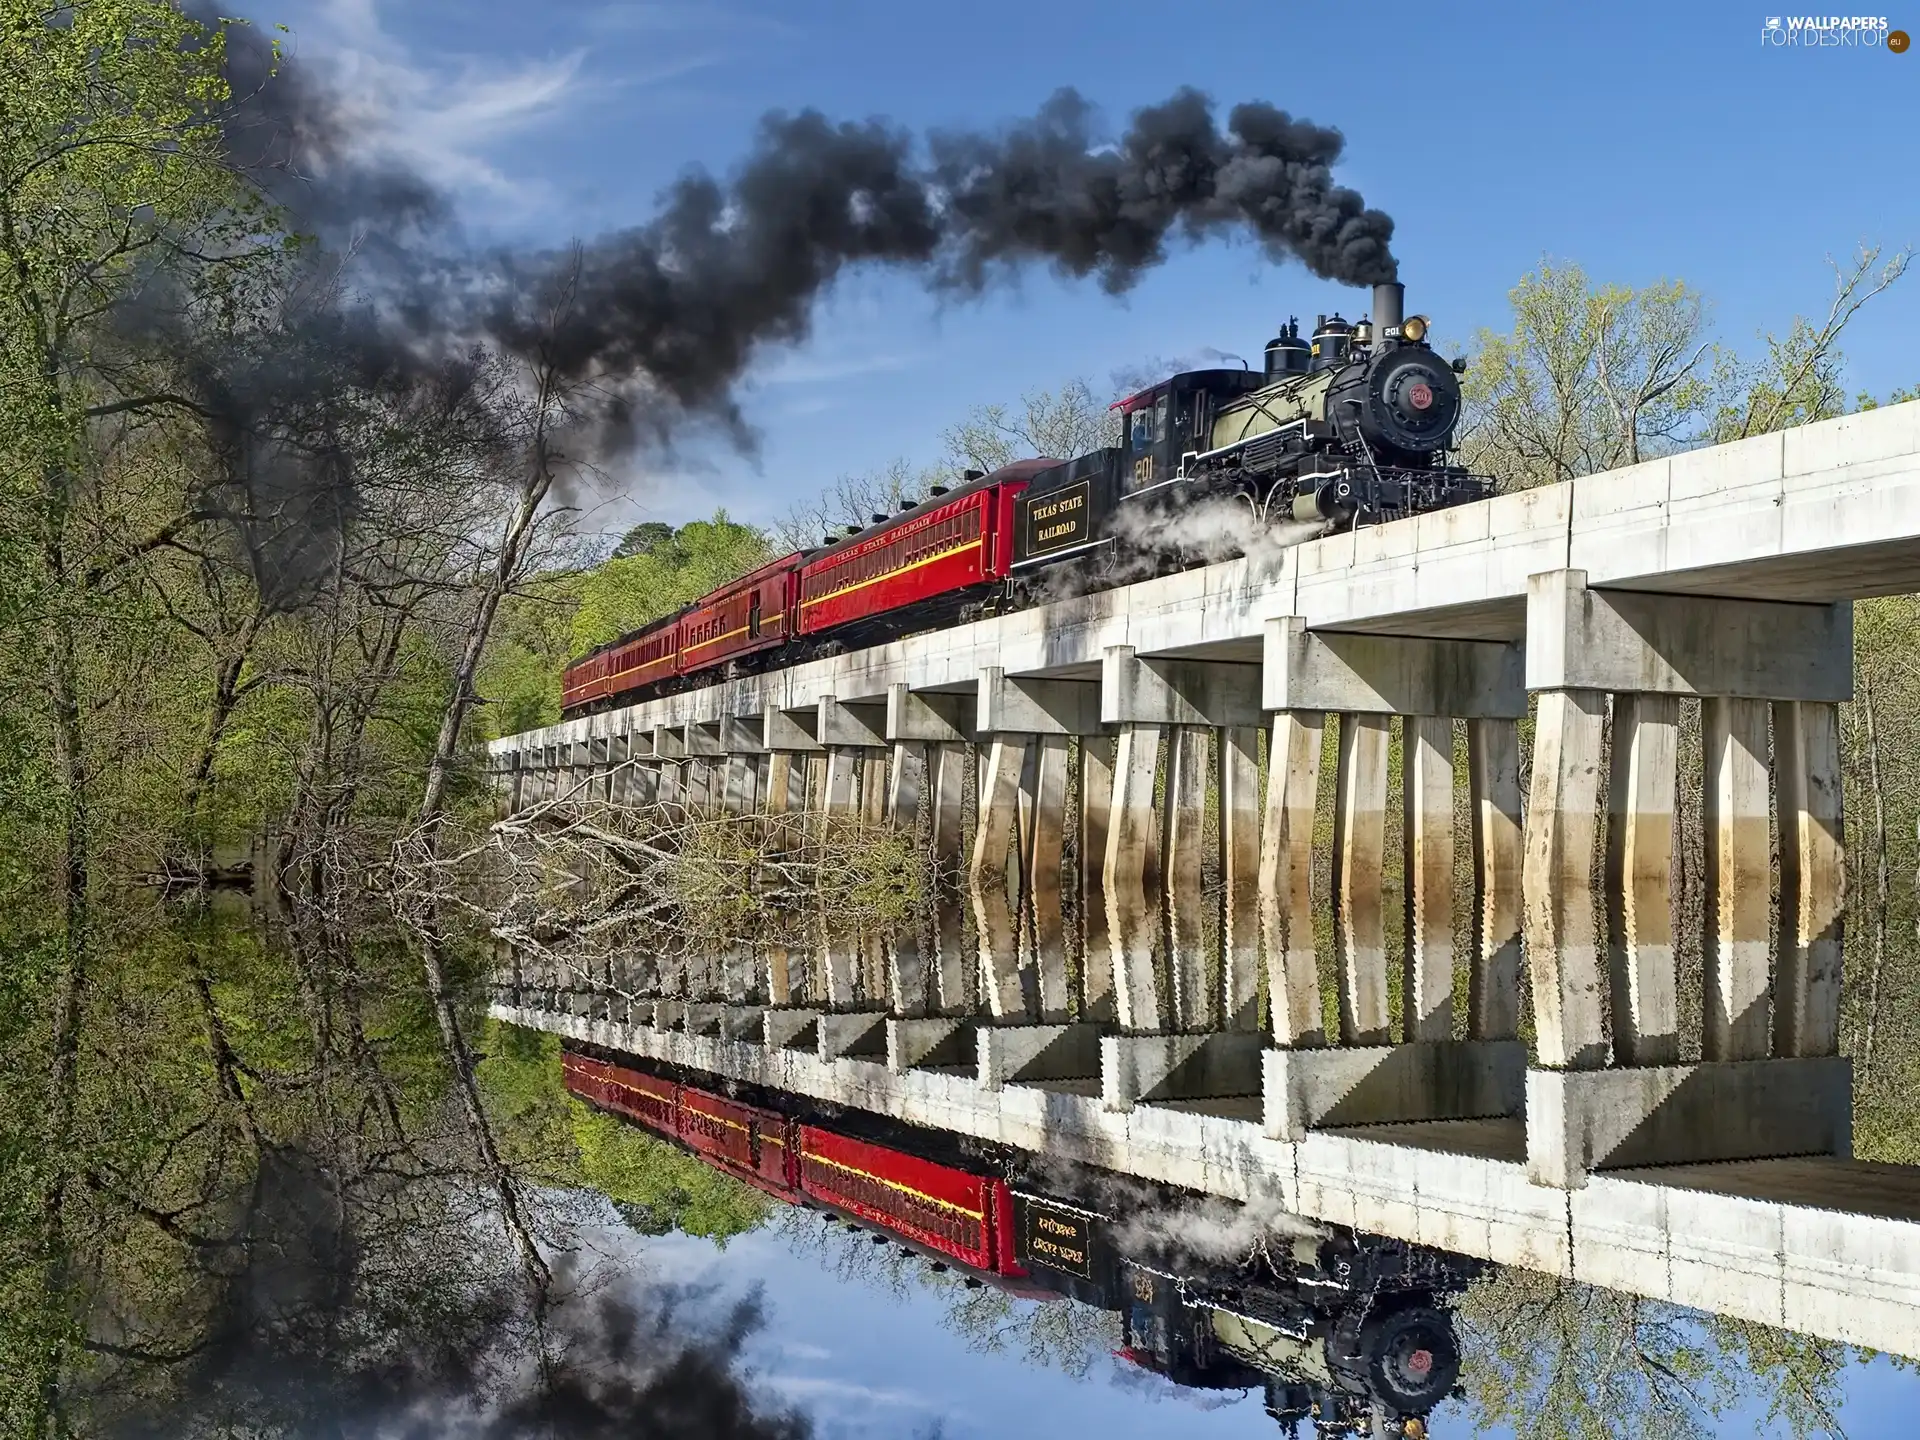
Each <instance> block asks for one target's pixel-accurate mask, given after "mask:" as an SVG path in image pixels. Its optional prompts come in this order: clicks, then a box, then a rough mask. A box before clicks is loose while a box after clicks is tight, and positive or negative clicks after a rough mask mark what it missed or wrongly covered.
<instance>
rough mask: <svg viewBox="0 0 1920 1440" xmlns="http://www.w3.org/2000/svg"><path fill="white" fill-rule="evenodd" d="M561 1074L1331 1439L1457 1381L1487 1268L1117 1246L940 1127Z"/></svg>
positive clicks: (1413, 1414) (752, 1171) (1371, 1257)
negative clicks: (1454, 1308)
mask: <svg viewBox="0 0 1920 1440" xmlns="http://www.w3.org/2000/svg"><path fill="white" fill-rule="evenodd" d="M564 1066H565V1076H566V1085H567V1088H568V1089H569V1090H571V1091H573V1092H574V1093H575V1094H577V1095H579V1096H581V1097H582V1098H583V1099H586V1100H588V1101H590V1102H591V1103H593V1104H594V1105H597V1106H599V1107H600V1108H602V1109H604V1110H608V1111H611V1112H613V1113H614V1114H617V1115H620V1116H623V1117H625V1118H626V1119H629V1120H632V1121H634V1122H636V1123H637V1124H639V1125H642V1126H644V1127H645V1128H646V1129H648V1130H651V1131H653V1132H654V1133H655V1134H658V1135H661V1136H664V1137H666V1138H667V1139H670V1140H673V1141H675V1142H676V1143H678V1144H680V1145H683V1146H685V1147H686V1148H687V1149H689V1150H691V1151H693V1152H694V1153H695V1154H697V1155H699V1156H700V1157H701V1158H702V1159H703V1160H705V1161H706V1162H707V1163H709V1164H711V1165H713V1166H714V1167H715V1168H716V1169H719V1170H721V1171H724V1172H725V1173H727V1174H729V1175H732V1176H735V1177H736V1178H738V1179H740V1180H743V1181H745V1182H746V1183H747V1184H750V1185H753V1186H755V1187H756V1188H758V1189H760V1190H762V1191H765V1192H766V1193H768V1194H769V1195H772V1196H774V1197H776V1198H778V1199H780V1200H783V1201H786V1202H788V1203H791V1204H798V1205H806V1206H809V1207H812V1208H816V1209H821V1210H824V1211H826V1212H827V1213H828V1214H830V1215H833V1216H837V1217H839V1218H841V1219H844V1220H846V1221H848V1222H850V1223H852V1224H855V1225H858V1226H862V1227H866V1228H869V1229H872V1230H874V1231H875V1232H876V1234H877V1235H878V1236H884V1237H885V1238H887V1239H890V1240H892V1241H894V1242H897V1243H899V1244H901V1245H903V1246H905V1247H907V1248H909V1249H911V1250H913V1251H916V1252H918V1253H920V1254H922V1255H925V1256H926V1257H928V1258H929V1259H930V1260H933V1261H934V1262H935V1263H936V1264H938V1265H940V1266H943V1267H950V1268H954V1269H957V1270H958V1271H959V1272H960V1273H962V1274H963V1275H964V1276H966V1277H967V1279H968V1282H969V1283H988V1284H993V1285H996V1286H999V1287H1001V1288H1003V1289H1007V1290H1010V1291H1012V1292H1014V1293H1016V1294H1019V1295H1023V1296H1027V1297H1030V1298H1040V1299H1055V1298H1061V1297H1065V1298H1070V1299H1073V1300H1078V1301H1080V1302H1081V1303H1083V1304H1088V1305H1093V1306H1095V1307H1098V1308H1101V1309H1106V1310H1113V1311H1117V1312H1118V1313H1119V1316H1120V1320H1121V1326H1122V1331H1123V1335H1124V1345H1123V1348H1122V1349H1121V1350H1120V1352H1119V1354H1120V1356H1121V1358H1123V1359H1125V1360H1128V1361H1130V1362H1132V1363H1133V1364H1135V1365H1139V1366H1141V1367H1143V1368H1145V1369H1149V1370H1152V1371H1155V1372H1157V1373H1159V1374H1161V1375H1164V1376H1165V1377H1167V1378H1168V1379H1169V1380H1171V1381H1173V1382H1175V1383H1176V1384H1180V1385H1184V1386H1190V1387H1198V1388H1205V1389H1261V1390H1264V1392H1265V1395H1266V1402H1267V1410H1268V1412H1269V1413H1270V1414H1272V1415H1273V1416H1274V1417H1275V1418H1276V1419H1277V1420H1279V1421H1280V1422H1281V1423H1282V1424H1283V1425H1284V1426H1286V1427H1287V1429H1288V1430H1289V1432H1294V1431H1295V1430H1296V1429H1297V1427H1298V1425H1299V1423H1300V1422H1302V1421H1307V1422H1309V1423H1310V1424H1311V1425H1312V1426H1313V1427H1314V1428H1315V1429H1316V1430H1317V1431H1318V1432H1319V1433H1320V1434H1321V1435H1326V1436H1332V1435H1342V1434H1349V1433H1360V1432H1364V1431H1366V1430H1368V1429H1370V1428H1372V1429H1377V1428H1379V1427H1380V1426H1381V1425H1383V1424H1386V1423H1391V1424H1393V1425H1395V1426H1396V1427H1398V1428H1401V1429H1403V1430H1404V1431H1405V1433H1407V1434H1409V1435H1412V1434H1418V1433H1420V1432H1421V1430H1422V1429H1423V1428H1424V1420H1425V1417H1426V1415H1427V1413H1428V1412H1429V1411H1431V1410H1432V1409H1433V1407H1434V1406H1435V1405H1437V1404H1438V1403H1439V1402H1440V1401H1441V1400H1443V1399H1445V1398H1446V1397H1447V1396H1448V1395H1449V1394H1451V1393H1452V1392H1453V1387H1454V1382H1455V1380H1456V1378H1457V1377H1458V1374H1459V1368H1460V1357H1459V1350H1458V1345H1457V1342H1456V1340H1455V1338H1454V1330H1453V1323H1452V1319H1451V1316H1450V1314H1449V1312H1448V1311H1447V1309H1446V1297H1447V1296H1448V1295H1449V1294H1450V1293H1452V1292H1454V1291H1457V1290H1459V1289H1460V1288H1462V1287H1463V1286H1464V1285H1465V1284H1466V1283H1467V1282H1468V1281H1469V1280H1470V1279H1471V1278H1472V1277H1473V1276H1474V1274H1476V1273H1477V1266H1476V1264H1475V1262H1472V1261H1469V1260H1465V1259H1462V1258H1461V1257H1458V1256H1452V1255H1446V1254H1443V1253H1441V1252H1439V1251H1434V1250H1428V1249H1424V1248H1422V1247H1419V1246H1413V1245H1407V1244H1404V1243H1402V1242H1400V1241H1395V1240H1387V1239H1382V1238H1379V1237H1376V1236H1364V1235H1358V1234H1354V1233H1352V1232H1349V1231H1343V1230H1340V1229H1337V1228H1333V1229H1329V1230H1328V1231H1327V1232H1326V1233H1324V1234H1312V1235H1304V1236H1301V1237H1298V1238H1278V1239H1275V1240H1273V1241H1272V1242H1270V1243H1269V1244H1267V1245H1266V1246H1264V1247H1262V1248H1261V1249H1260V1251H1259V1252H1258V1253H1257V1254H1256V1255H1254V1256H1251V1257H1249V1258H1247V1259H1246V1260H1244V1261H1242V1262H1240V1263H1221V1262H1215V1261H1205V1260H1199V1259H1195V1258H1194V1257H1191V1256H1180V1255H1172V1254H1164V1253H1159V1252H1157V1251H1156V1252H1155V1253H1153V1254H1151V1255H1150V1256H1148V1255H1144V1254H1138V1253H1134V1251H1133V1250H1131V1249H1127V1248H1123V1247H1122V1246H1121V1245H1120V1244H1118V1243H1116V1233H1117V1231H1118V1230H1119V1229H1120V1226H1119V1224H1118V1221H1117V1218H1116V1215H1115V1214H1114V1213H1112V1210H1113V1207H1112V1206H1111V1205H1110V1204H1109V1205H1105V1206H1103V1205H1102V1204H1101V1203H1099V1202H1097V1201H1089V1200H1088V1199H1087V1198H1086V1197H1085V1196H1084V1195H1063V1194H1060V1193H1057V1189H1058V1186H1057V1184H1055V1185H1050V1186H1045V1187H1043V1186H1040V1185H1036V1184H1034V1183H1032V1180H1031V1177H1026V1178H1016V1179H1015V1180H1014V1181H1012V1182H1011V1183H1010V1182H1009V1180H1008V1179H1007V1177H1006V1176H1005V1175H1004V1174H1001V1173H997V1172H996V1171H995V1170H994V1167H992V1166H990V1165H989V1164H987V1163H986V1162H983V1161H981V1160H979V1159H978V1158H975V1157H967V1156H961V1155H959V1154H957V1153H949V1154H941V1155H939V1158H931V1157H930V1154H929V1153H926V1152H929V1151H930V1150H931V1139H932V1137H928V1136H926V1135H925V1133H924V1132H901V1133H900V1134H891V1133H890V1134H888V1135H887V1136H886V1137H885V1139H884V1140H882V1139H877V1138H875V1137H874V1135H872V1134H866V1135H854V1134H852V1133H849V1126H848V1125H847V1124H846V1123H844V1122H835V1123H833V1124H814V1123H808V1122H805V1121H801V1120H798V1119H795V1118H793V1117H790V1116H788V1115H785V1114H783V1113H782V1112H780V1111H778V1110H774V1109H771V1108H768V1107H766V1106H760V1105H751V1104H747V1103H744V1102H742V1101H739V1100H736V1099H731V1098H728V1097H726V1096H722V1095H718V1094H715V1093H713V1092H711V1091H707V1090H703V1089H700V1088H698V1087H695V1086H692V1085H688V1084H684V1083H680V1082H677V1081H675V1080H672V1079H669V1078H666V1077H663V1076H659V1075H652V1074H648V1073H646V1072H644V1071H640V1070H637V1069H633V1068H631V1067H630V1066H627V1065H621V1064H614V1063H611V1062H608V1061H605V1060H601V1059H597V1058H594V1057H592V1056H589V1055H585V1054H580V1053H576V1052H571V1051H570V1052H568V1053H567V1055H566V1057H565V1061H564ZM907 1136H914V1137H918V1143H916V1140H915V1139H910V1138H905V1137H907Z"/></svg>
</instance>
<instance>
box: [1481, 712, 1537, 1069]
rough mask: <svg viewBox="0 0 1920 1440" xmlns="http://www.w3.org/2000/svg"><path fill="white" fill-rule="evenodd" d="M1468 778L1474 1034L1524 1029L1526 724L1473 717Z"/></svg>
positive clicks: (1506, 1034) (1500, 1036)
mask: <svg viewBox="0 0 1920 1440" xmlns="http://www.w3.org/2000/svg"><path fill="white" fill-rule="evenodd" d="M1467 776H1468V789H1469V797H1470V804H1471V807H1472V813H1473V821H1472V823H1473V891H1474V895H1473V915H1474V927H1473V931H1474V933H1473V970H1472V975H1471V979H1470V981H1469V984H1468V991H1467V1036H1468V1038H1469V1039H1472V1040H1512V1039H1515V1038H1516V1037H1517V1036H1518V1035H1519V1034H1520V911H1521V904H1520V874H1521V856H1522V852H1523V848H1524V847H1523V841H1522V832H1521V820H1520V727H1519V725H1518V724H1517V723H1516V722H1514V721H1512V720H1504V719H1493V720H1469V721H1468V722H1467Z"/></svg>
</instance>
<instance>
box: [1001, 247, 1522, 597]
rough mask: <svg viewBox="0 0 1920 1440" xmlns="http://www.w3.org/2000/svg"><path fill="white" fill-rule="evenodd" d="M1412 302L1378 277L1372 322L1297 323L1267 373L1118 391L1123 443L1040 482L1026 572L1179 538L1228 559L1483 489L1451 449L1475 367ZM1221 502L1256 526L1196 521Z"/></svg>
mask: <svg viewBox="0 0 1920 1440" xmlns="http://www.w3.org/2000/svg"><path fill="white" fill-rule="evenodd" d="M1403 303H1404V296H1403V290H1402V287H1401V286H1400V285H1399V284H1397V283H1389V284H1383V285H1376V286H1375V287H1374V292H1373V315H1372V317H1371V318H1370V319H1363V320H1361V321H1360V322H1358V323H1357V324H1350V323H1349V322H1347V321H1346V320H1343V319H1342V318H1341V317H1340V316H1339V315H1337V314H1336V315H1323V316H1321V317H1320V318H1319V320H1318V322H1317V323H1316V325H1315V326H1314V330H1313V333H1312V335H1311V336H1310V337H1308V338H1307V339H1304V340H1303V339H1302V338H1301V334H1300V327H1299V324H1298V322H1297V321H1292V320H1290V321H1289V322H1288V323H1287V324H1286V325H1285V326H1284V327H1282V329H1281V332H1280V334H1279V335H1277V336H1276V337H1274V339H1273V340H1272V341H1271V342H1270V343H1269V344H1268V345H1267V348H1266V364H1265V368H1264V370H1259V371H1256V370H1226V369H1216V370H1190V371H1187V372H1185V373H1183V374H1179V375H1175V376H1173V377H1172V378H1170V379H1168V380H1164V381H1162V382H1161V383H1160V384H1158V385H1154V386H1151V387H1149V388H1148V389H1145V390H1142V391H1141V392H1140V393H1138V394H1137V395H1133V396H1130V397H1128V398H1127V399H1125V400H1123V401H1121V402H1120V403H1119V404H1118V405H1117V406H1116V407H1115V408H1116V409H1118V410H1120V411H1121V412H1122V413H1123V415H1124V417H1125V422H1126V431H1125V436H1124V441H1123V443H1122V444H1121V445H1118V446H1113V447H1109V448H1106V449H1101V450H1096V451H1094V452H1092V453H1091V454H1088V455H1082V456H1081V457H1079V458H1078V459H1076V460H1070V461H1067V462H1065V463H1064V464H1061V465H1058V466H1055V467H1054V468H1053V469H1050V470H1046V471H1043V472H1041V473H1040V474H1038V475H1036V476H1034V478H1033V481H1032V483H1031V484H1030V485H1029V487H1028V489H1027V492H1026V494H1025V495H1024V496H1022V497H1021V500H1020V502H1019V507H1018V511H1017V532H1018V533H1017V536H1016V540H1015V547H1016V548H1015V557H1014V569H1015V571H1016V572H1026V573H1027V574H1028V575H1029V576H1031V574H1032V572H1034V571H1035V570H1037V569H1038V568H1040V567H1043V566H1052V565H1055V564H1057V563H1060V562H1063V561H1068V560H1075V561H1077V562H1078V563H1079V564H1080V565H1081V567H1082V568H1085V569H1088V570H1090V571H1091V572H1092V573H1094V574H1098V573H1099V571H1100V569H1101V568H1102V566H1103V564H1107V563H1110V562H1111V561H1113V560H1114V559H1116V558H1119V559H1122V560H1128V559H1132V558H1133V557H1135V556H1137V554H1138V553H1139V552H1140V551H1141V550H1143V549H1146V550H1154V549H1158V550H1162V551H1166V550H1175V551H1177V550H1179V549H1181V548H1182V547H1183V546H1184V547H1185V548H1187V549H1188V550H1190V551H1191V552H1192V553H1191V554H1190V555H1189V556H1188V558H1189V559H1198V560H1217V559H1221V558H1224V555H1225V554H1226V553H1231V552H1232V551H1233V550H1235V549H1239V550H1245V549H1246V548H1248V546H1247V545H1246V544H1245V543H1244V540H1245V538H1246V537H1248V536H1257V535H1258V534H1259V533H1261V532H1263V531H1269V530H1271V528H1272V527H1273V526H1275V525H1277V524H1282V523H1284V522H1287V521H1298V522H1304V523H1308V524H1315V525H1320V526H1324V527H1329V528H1343V527H1348V526H1353V525H1371V524H1379V523H1383V522H1385V521H1388V520H1395V519H1399V518H1401V517H1403V516H1407V515H1415V514H1419V513H1421V512H1423V511H1428V510H1436V509H1440V508H1442V507H1445V506H1449V505H1459V504H1464V503H1465V502H1467V501H1470V500H1478V499H1482V498H1484V497H1485V496H1486V495H1487V494H1489V493H1490V492H1491V488H1492V486H1491V483H1490V482H1489V481H1488V480H1486V479H1485V478H1483V477H1481V476H1476V475H1473V474H1470V473H1469V472H1468V471H1467V470H1466V468H1465V467H1463V466H1461V465H1459V464H1456V463H1453V461H1452V459H1451V450H1452V446H1453V441H1454V435H1455V432H1456V430H1457V429H1458V427H1459V423H1460V418H1461V394H1460V382H1459V380H1458V379H1457V378H1456V377H1457V373H1458V372H1461V371H1463V370H1464V369H1465V363H1464V362H1463V361H1459V360H1455V361H1452V362H1449V361H1447V360H1444V359H1442V358H1441V357H1440V356H1439V355H1437V354H1436V353H1435V352H1434V350H1433V349H1432V347H1431V346H1430V345H1429V344H1428V341H1427V328H1428V326H1427V320H1426V317H1424V316H1421V315H1415V316H1412V317H1409V318H1403ZM1219 499H1226V500H1228V501H1230V502H1231V503H1232V505H1233V506H1234V507H1236V508H1243V509H1244V515H1245V520H1244V523H1243V524H1241V525H1239V526H1237V527H1236V526H1233V525H1232V524H1231V518H1232V517H1231V516H1219V518H1220V519H1221V520H1223V521H1226V522H1227V523H1226V525H1225V526H1224V527H1223V526H1220V525H1214V526H1210V527H1203V526H1196V525H1194V524H1193V522H1192V519H1191V517H1192V516H1193V515H1194V514H1195V506H1196V505H1197V504H1198V503H1200V502H1206V501H1212V500H1219ZM1183 522H1184V523H1183ZM1235 530H1237V531H1238V532H1239V537H1240V539H1241V541H1242V542H1243V543H1239V544H1235V543H1234V541H1235V538H1236V537H1235V534H1234V533H1233V532H1234V531H1235ZM1215 537H1218V538H1217V540H1216V539H1215Z"/></svg>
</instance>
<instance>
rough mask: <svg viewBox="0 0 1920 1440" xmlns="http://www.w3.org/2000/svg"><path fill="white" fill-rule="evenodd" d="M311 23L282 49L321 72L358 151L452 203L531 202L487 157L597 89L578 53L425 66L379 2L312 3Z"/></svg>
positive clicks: (538, 192)
mask: <svg viewBox="0 0 1920 1440" xmlns="http://www.w3.org/2000/svg"><path fill="white" fill-rule="evenodd" d="M311 14H312V16H313V19H312V23H311V24H310V25H302V26H300V27H298V28H297V29H295V30H294V32H293V36H292V39H291V41H290V49H291V50H292V52H293V53H294V55H295V56H296V57H297V58H298V59H299V60H300V61H301V62H302V63H304V64H309V65H315V66H320V67H324V68H325V69H327V70H328V71H329V72H330V76H331V79H332V81H333V83H334V85H335V86H336V88H337V90H338V91H339V94H340V101H341V104H342V106H343V107H344V109H345V110H346V112H347V116H348V119H349V120H350V121H351V122H353V129H354V133H355V134H356V135H358V136H359V137H361V139H360V143H361V144H362V146H363V147H364V148H365V149H366V150H368V151H370V152H372V153H377V154H386V155H390V156H392V157H394V158H396V159H399V160H402V161H404V162H406V163H407V164H408V165H410V166H411V167H413V168H415V169H417V170H419V171H420V172H421V173H422V174H424V175H426V176H427V177H428V178H429V179H431V180H433V181H435V182H436V183H438V184H440V185H442V186H444V187H445V188H447V189H449V190H452V191H454V192H455V193H461V192H466V193H468V194H474V195H477V197H478V198H482V199H485V200H489V201H496V202H497V201H501V200H513V201H519V202H522V203H529V202H533V201H536V200H538V199H539V198H541V197H542V195H543V194H544V186H543V182H542V181H540V180H539V179H537V178H533V179H530V178H527V177H523V176H516V175H510V174H508V173H507V172H506V171H505V170H503V169H502V168H501V167H500V166H499V165H498V164H497V163H496V162H495V160H494V159H493V158H492V157H491V156H490V155H489V153H488V147H489V146H492V145H495V144H498V143H499V142H500V141H502V140H506V139H510V138H513V137H516V136H520V135H525V134H528V133H531V132H533V131H536V130H537V129H538V128H539V127H541V126H542V125H545V124H548V123H550V122H551V121H553V120H555V119H556V118H559V117H560V116H561V115H562V114H563V110H564V109H565V108H568V107H572V106H576V105H578V104H579V103H580V102H581V101H582V100H583V99H589V98H591V96H592V95H593V94H594V93H595V92H596V91H597V90H600V89H604V88H605V87H604V86H603V85H602V84H601V82H599V81H597V80H595V79H594V78H593V77H591V76H589V75H588V74H587V73H586V68H585V67H586V62H587V60H588V57H589V55H590V53H591V52H590V51H589V50H588V49H587V48H585V47H581V48H576V49H572V50H569V51H566V52H564V53H560V54H554V55H548V56H537V57H532V58H524V59H522V58H515V59H507V60H503V59H500V58H497V57H487V56H481V55H478V54H461V53H453V54H450V55H448V56H447V57H446V58H444V59H436V60H433V61H427V60H422V59H420V58H418V57H416V56H415V55H414V54H413V53H412V52H411V51H410V50H409V49H408V47H407V45H406V44H405V43H404V42H403V41H402V40H401V39H400V38H399V37H398V36H396V35H395V34H393V32H392V31H390V30H389V29H388V28H387V26H386V24H385V23H384V21H383V17H382V13H381V6H380V0H321V3H319V4H318V5H316V6H315V8H314V10H313V11H312V12H311ZM637 78H638V83H642V84H644V83H647V80H646V77H644V76H642V77H637ZM627 83H634V81H632V80H629V81H628V82H627Z"/></svg>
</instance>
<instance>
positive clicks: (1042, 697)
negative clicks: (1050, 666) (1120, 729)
mask: <svg viewBox="0 0 1920 1440" xmlns="http://www.w3.org/2000/svg"><path fill="white" fill-rule="evenodd" d="M975 717H976V723H977V724H978V725H979V728H980V733H981V734H983V735H1097V734H1099V733H1100V726H1101V721H1100V685H1099V682H1098V681H1094V680H1026V679H1019V678H1016V677H1013V676H1009V675H1008V674H1007V672H1006V671H1005V670H1004V669H1002V668H1001V667H1000V666H998V665H989V666H986V667H985V668H983V669H982V670H981V671H980V691H979V703H978V706H977V708H976V710H975Z"/></svg>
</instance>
